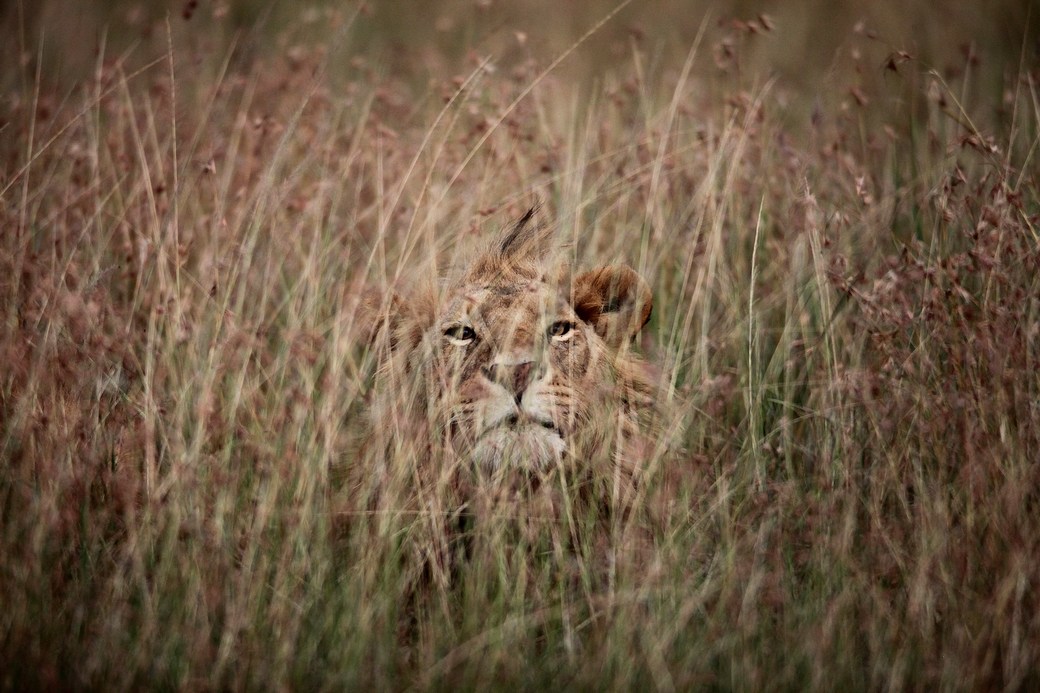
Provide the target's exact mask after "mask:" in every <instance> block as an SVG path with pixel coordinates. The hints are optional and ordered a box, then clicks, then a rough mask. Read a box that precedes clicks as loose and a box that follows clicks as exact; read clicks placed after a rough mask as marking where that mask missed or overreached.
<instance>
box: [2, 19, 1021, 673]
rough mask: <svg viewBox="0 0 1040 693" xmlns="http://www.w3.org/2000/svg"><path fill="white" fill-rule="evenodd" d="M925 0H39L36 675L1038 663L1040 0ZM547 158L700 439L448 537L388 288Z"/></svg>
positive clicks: (6, 488) (6, 326) (5, 590)
mask: <svg viewBox="0 0 1040 693" xmlns="http://www.w3.org/2000/svg"><path fill="white" fill-rule="evenodd" d="M885 4H886V5H890V6H888V7H886V8H884V9H882V8H880V3H878V4H872V5H871V6H870V9H861V8H860V5H861V3H852V2H847V3H846V2H822V1H821V2H809V3H802V4H800V5H799V7H798V8H790V7H788V6H787V5H786V4H780V3H768V2H762V3H754V2H748V1H743V0H730V1H729V2H716V3H707V2H704V3H691V2H678V1H676V2H661V3H639V2H636V3H631V4H622V5H614V4H609V3H608V4H601V3H577V2H561V1H560V0H557V2H555V3H547V2H542V1H541V0H537V1H536V0H524V1H522V2H512V3H502V2H495V1H487V0H482V1H468V0H467V1H463V0H450V1H445V2H438V3H429V4H424V7H425V8H426V9H424V11H423V13H421V14H420V13H419V12H417V11H415V10H414V9H413V7H414V6H413V4H412V3H407V2H404V1H403V0H394V1H391V2H384V3H369V4H361V3H358V2H354V1H349V2H348V1H344V2H340V3H313V4H310V5H307V6H306V7H303V6H300V5H295V4H291V3H280V4H279V3H272V4H264V3H260V2H199V3H197V2H193V1H192V2H179V3H176V7H175V8H174V10H173V11H172V12H171V13H169V14H167V13H166V12H165V11H159V10H158V9H156V8H155V7H153V5H152V4H149V3H138V2H130V1H127V0H119V1H113V2H109V3H94V5H97V6H96V7H91V4H90V3H73V2H58V1H51V2H46V3H32V4H30V3H23V2H19V0H8V2H5V3H2V4H0V45H2V48H0V358H2V360H0V364H2V365H0V658H2V659H0V688H3V689H4V690H25V689H32V688H46V689H55V688H61V689H64V688H88V689H94V688H102V689H138V688H163V689H166V688H171V689H189V690H195V689H228V688H230V689H267V688H278V689H289V688H291V689H342V688H362V687H364V688H368V687H371V686H379V687H380V688H390V689H399V688H422V689H426V688H432V689H449V688H450V689H455V688H458V687H461V688H464V689H472V688H486V687H491V686H506V687H508V688H519V689H538V690H541V689H545V688H549V687H562V686H566V687H573V688H581V689H591V688H597V689H599V688H608V689H615V688H617V689H628V688H639V689H660V690H675V689H690V688H706V689H716V690H719V689H721V690H762V689H770V690H772V689H780V690H805V689H822V690H839V689H846V690H875V689H896V690H901V689H925V690H931V689H937V688H941V689H953V690H962V689H985V690H996V689H1004V690H1029V689H1034V690H1035V689H1037V688H1040V561H1038V559H1037V557H1038V556H1040V464H1038V463H1040V230H1038V227H1040V188H1038V183H1040V180H1038V178H1040V152H1038V151H1037V149H1038V137H1040V93H1038V92H1040V70H1038V65H1040V55H1038V53H1040V50H1038V47H1040V21H1038V20H1040V6H1038V5H1037V4H1036V3H1034V2H1010V1H1008V2H995V3H971V2H964V3H950V4H948V5H943V6H942V8H941V9H939V6H938V5H936V4H934V3H927V2H913V1H909V2H904V3H885ZM763 13H764V14H763ZM535 203H538V204H540V205H541V210H542V213H543V214H544V215H545V217H546V218H548V219H551V220H553V222H554V223H555V225H556V226H557V227H558V231H557V233H558V237H559V239H560V241H561V242H562V243H566V244H569V245H568V252H570V253H571V254H572V255H573V257H574V259H575V260H576V262H577V263H578V264H580V265H591V264H594V263H598V262H604V261H617V260H621V261H624V262H627V263H628V264H630V265H631V266H633V267H635V268H637V269H638V270H639V271H640V272H641V273H642V275H643V276H644V277H646V278H647V279H648V281H649V282H650V283H651V285H652V287H653V290H654V299H655V304H654V314H653V319H652V321H651V322H650V324H649V325H648V327H647V329H646V330H645V331H644V333H643V336H642V338H641V340H640V343H639V345H638V346H639V350H640V351H641V353H642V354H643V355H644V357H645V358H646V360H647V361H648V362H650V363H651V364H653V365H654V366H655V368H656V369H657V370H658V371H659V374H660V379H661V384H662V387H663V389H664V391H665V392H667V393H668V395H667V397H666V398H665V399H664V400H663V401H662V406H661V414H660V416H661V417H662V421H660V422H659V423H660V425H661V427H662V430H668V431H673V432H674V434H675V435H674V438H675V439H676V440H675V442H674V445H672V446H671V448H670V449H668V450H663V449H662V450H658V451H656V452H654V453H653V454H650V455H648V459H647V460H646V461H645V464H646V466H647V468H648V469H653V470H655V472H654V474H653V475H652V476H653V478H652V479H650V487H649V488H650V489H651V492H650V493H647V494H646V496H645V502H646V504H647V505H648V507H647V508H644V509H645V510H647V511H651V510H652V513H651V512H648V513H646V514H641V513H640V512H638V511H639V510H641V509H640V508H637V509H636V510H637V512H634V513H632V514H631V515H630V516H628V518H627V519H620V520H619V519H618V518H616V517H615V518H613V519H610V521H609V522H608V523H607V524H610V528H609V531H603V525H604V516H603V515H602V509H600V508H599V507H598V506H596V505H595V504H593V505H590V506H587V507H583V508H578V509H573V510H568V513H570V514H567V516H566V517H563V518H561V517H559V516H558V513H557V514H554V513H551V512H550V513H545V514H539V513H538V512H536V511H535V510H533V509H532V508H536V506H537V503H534V502H532V503H531V504H528V505H526V506H525V505H524V504H523V503H520V504H519V505H516V506H515V507H513V506H509V507H512V510H508V508H507V505H502V506H501V508H500V509H502V508H504V509H503V510H502V513H501V515H500V516H494V513H492V517H490V518H488V517H485V518H484V520H485V521H484V522H483V523H478V524H477V525H476V526H475V528H473V529H472V532H471V536H469V537H468V538H467V541H469V542H470V544H469V546H470V549H471V550H470V555H469V556H468V557H465V558H462V559H460V560H458V561H457V562H456V565H454V566H453V567H452V569H451V570H450V571H448V572H447V573H444V574H441V575H440V576H439V579H433V580H417V579H416V576H415V575H416V566H415V562H414V561H413V560H412V559H411V557H412V556H413V555H414V553H415V551H416V550H417V547H419V550H422V546H423V543H424V542H428V541H430V542H436V541H442V540H444V539H445V536H444V535H443V533H441V534H438V531H440V530H436V528H437V527H440V526H441V524H443V523H440V521H439V520H438V518H436V517H433V515H435V512H434V510H428V511H424V510H422V509H419V510H418V511H416V510H415V507H414V504H413V503H411V501H412V500H414V499H411V498H408V497H407V495H408V493H409V489H408V484H407V483H398V484H397V487H399V492H398V495H396V496H395V495H393V494H389V495H383V496H381V497H380V500H379V503H378V505H377V506H376V507H372V508H369V509H368V510H367V511H365V512H361V511H359V510H357V507H358V504H357V503H353V502H350V501H349V500H344V499H345V498H348V497H349V496H350V494H351V493H352V489H351V488H349V484H346V483H345V482H344V479H346V478H357V477H358V476H360V477H362V478H364V477H365V476H366V475H367V474H369V473H371V474H373V475H374V474H384V475H389V476H390V477H393V478H395V479H397V480H398V481H402V482H403V481H404V480H405V479H406V477H404V476H403V475H404V474H407V472H408V470H409V469H412V468H414V467H415V465H416V463H421V462H422V460H417V459H415V455H414V453H412V452H410V451H411V448H409V447H408V445H407V444H403V445H401V446H400V450H401V453H400V454H398V455H396V456H394V457H392V458H390V459H382V460H373V459H372V456H371V455H368V456H366V455H363V454H361V451H362V450H364V449H365V448H364V440H365V439H366V437H368V436H370V435H371V429H370V427H369V423H368V419H367V418H366V412H367V411H368V410H369V405H370V403H371V401H372V398H373V392H372V390H373V382H374V372H373V371H374V361H375V355H374V354H371V353H369V349H368V348H367V346H366V344H367V342H366V341H365V336H366V335H367V334H369V333H370V332H371V330H372V326H371V325H366V324H365V321H364V320H363V319H362V318H361V317H360V316H361V315H362V313H361V312H359V303H360V301H361V298H362V296H365V295H371V294H372V292H379V291H382V290H385V289H387V288H389V287H396V288H398V289H402V288H407V286H409V285H410V284H413V283H415V282H416V281H418V280H419V279H421V278H422V277H429V276H432V275H435V274H442V273H444V272H446V271H447V270H448V269H450V268H451V267H453V266H455V265H457V264H458V263H460V262H464V260H465V258H466V257H467V256H468V255H467V254H468V253H469V252H471V251H472V249H473V248H474V247H477V246H478V245H479V244H480V243H481V242H483V241H484V240H486V239H487V238H489V237H491V236H492V235H493V233H495V232H496V231H497V230H498V229H501V228H503V227H505V226H506V225H508V224H509V223H510V222H511V221H512V220H513V219H515V218H516V217H518V216H519V215H520V214H522V213H523V211H524V210H525V209H527V208H528V207H529V206H531V205H532V204H535ZM376 462H378V463H379V464H378V465H377V464H376ZM370 469H371V472H370V471H369V470H370ZM379 470H382V471H379ZM395 475H396V476H395ZM446 498H447V497H445V498H441V499H439V500H440V501H442V502H441V503H440V505H444V502H443V501H445V500H446ZM448 500H450V499H448ZM528 500H536V499H528ZM651 503H653V505H654V507H653V508H650V507H649V505H650V504H651ZM435 506H436V507H440V506H439V505H438V504H437V503H433V504H431V505H429V506H423V507H427V508H433V507H435ZM453 510H455V509H454V508H451V507H446V508H445V512H448V513H450V512H452V511H453ZM651 514H652V515H653V520H652V521H651V520H648V519H646V517H647V516H649V515H651ZM608 519H609V518H608ZM431 527H433V528H434V530H431ZM630 530H631V531H630ZM632 532H635V533H637V534H638V535H639V536H641V537H643V539H644V542H643V543H642V546H643V549H644V550H642V551H637V552H635V553H632V554H629V553H627V551H626V547H627V544H626V541H627V540H626V537H630V536H631V533H632ZM647 546H650V547H651V549H650V550H649V551H646V550H645V548H646V547H647Z"/></svg>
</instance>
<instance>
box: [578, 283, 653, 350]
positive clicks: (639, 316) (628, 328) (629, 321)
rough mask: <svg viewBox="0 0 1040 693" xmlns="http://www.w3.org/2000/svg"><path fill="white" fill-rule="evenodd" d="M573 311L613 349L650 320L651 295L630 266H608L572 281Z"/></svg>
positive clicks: (648, 287)
mask: <svg viewBox="0 0 1040 693" xmlns="http://www.w3.org/2000/svg"><path fill="white" fill-rule="evenodd" d="M572 295H573V301H572V305H573V306H574V312H576V313H577V314H578V317H580V318H581V319H582V320H584V321H585V322H587V323H589V324H590V325H592V327H593V329H594V330H596V334H598V335H599V336H600V337H601V338H602V339H603V341H604V342H606V343H607V345H608V346H610V347H611V348H612V349H618V348H620V347H621V346H622V345H623V344H624V343H625V342H627V341H628V340H630V339H632V338H633V337H635V335H636V334H637V333H638V332H639V330H641V329H642V328H643V325H645V324H646V323H647V321H648V320H649V319H650V313H651V311H652V310H653V307H654V295H653V292H651V291H650V286H649V285H648V284H647V283H646V281H644V280H643V278H642V277H640V276H639V274H638V273H637V272H636V271H635V270H633V269H632V268H631V267H627V266H625V265H607V266H605V267H599V268H597V269H594V270H589V271H588V272H583V273H582V274H580V275H578V276H577V277H576V278H575V280H574V289H573V294H572Z"/></svg>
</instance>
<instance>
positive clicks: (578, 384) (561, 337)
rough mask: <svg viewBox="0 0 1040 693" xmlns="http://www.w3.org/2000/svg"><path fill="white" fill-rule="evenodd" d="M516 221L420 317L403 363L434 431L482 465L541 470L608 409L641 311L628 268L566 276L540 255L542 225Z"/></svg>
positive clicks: (645, 295) (643, 303)
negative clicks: (414, 378) (413, 374)
mask: <svg viewBox="0 0 1040 693" xmlns="http://www.w3.org/2000/svg"><path fill="white" fill-rule="evenodd" d="M526 221H527V218H526V217H525V219H524V220H523V221H522V222H521V223H520V224H518V225H517V226H516V227H515V228H514V229H513V230H512V231H511V232H510V233H509V234H507V235H506V236H505V237H504V238H503V239H502V240H501V241H500V242H499V243H498V244H496V245H495V246H493V247H492V248H491V249H490V250H489V251H487V252H486V253H485V254H483V255H482V256H480V257H479V258H478V259H477V261H476V262H475V263H473V265H472V266H471V267H470V269H469V271H468V272H467V273H466V274H465V275H464V276H463V277H462V278H461V279H460V280H458V281H456V282H454V283H452V284H450V285H449V286H448V287H447V288H446V289H444V291H443V293H442V294H441V298H440V300H439V301H437V302H435V303H434V304H433V305H432V306H430V307H431V308H432V313H433V315H432V316H430V315H426V316H421V318H422V327H421V328H420V331H418V332H415V334H414V342H415V349H414V354H421V356H420V357H419V358H412V359H409V360H408V362H409V363H410V365H411V367H412V368H413V369H414V370H417V371H420V372H421V373H422V378H421V380H422V381H423V382H424V383H425V391H424V392H423V396H422V399H424V400H425V407H424V408H425V409H428V410H429V411H428V413H429V414H431V416H429V417H428V420H429V421H430V422H431V423H432V424H433V425H434V427H435V428H436V429H438V430H437V435H435V436H434V437H435V438H437V439H440V440H442V441H443V442H444V443H446V444H447V446H448V447H449V448H450V449H451V450H452V451H453V452H454V453H456V454H457V455H460V456H462V457H466V458H469V459H471V460H472V461H473V462H474V463H475V464H476V465H478V466H480V467H483V468H485V469H489V470H494V469H499V468H503V467H517V468H525V469H532V470H534V469H546V468H549V467H550V466H552V465H553V464H555V463H556V462H557V461H558V460H560V459H563V458H564V456H565V455H567V454H568V453H571V454H573V453H575V452H576V451H577V447H578V443H579V441H580V440H587V438H588V436H586V435H584V434H585V433H586V430H585V429H586V428H587V424H588V422H589V420H590V418H591V417H592V416H593V415H595V414H596V413H597V411H598V410H599V409H603V408H605V407H607V406H608V405H614V409H615V410H616V409H617V405H618V404H619V402H618V401H617V400H618V399H619V391H620V390H621V389H623V384H622V383H620V379H619V377H618V376H617V370H618V361H619V355H622V358H623V354H624V353H625V352H627V345H628V343H629V342H630V341H631V338H632V336H633V335H634V334H635V333H636V332H638V330H639V329H640V328H641V327H642V326H643V325H644V324H645V323H646V321H647V319H648V318H649V315H650V310H651V301H652V299H651V295H650V291H649V288H648V287H647V285H646V283H645V282H644V281H643V280H642V279H641V278H640V277H639V276H638V275H637V274H636V273H635V272H634V271H633V270H631V269H629V268H628V267H624V266H617V265H616V266H607V267H601V268H599V269H597V270H593V271H590V272H585V273H582V274H579V275H577V276H571V275H570V274H569V273H568V272H567V271H565V270H560V269H559V268H558V267H551V266H549V265H548V264H546V263H545V262H544V260H543V259H542V253H541V252H540V246H541V245H542V244H543V243H544V238H543V237H542V236H541V235H540V234H541V233H542V231H541V230H540V229H537V228H535V229H528V228H527V227H526V226H525V224H526ZM395 341H396V342H397V348H398V349H401V348H402V344H404V343H407V341H408V339H407V337H406V336H404V333H403V332H401V333H400V334H399V338H398V339H397V340H395ZM413 413H416V414H417V412H413Z"/></svg>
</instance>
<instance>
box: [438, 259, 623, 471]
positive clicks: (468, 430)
mask: <svg viewBox="0 0 1040 693" xmlns="http://www.w3.org/2000/svg"><path fill="white" fill-rule="evenodd" d="M433 332H434V335H433V338H434V339H436V340H438V341H439V342H440V344H439V348H438V349H437V351H436V353H437V362H438V363H437V370H436V372H437V374H438V385H439V387H440V393H442V394H441V396H440V397H439V398H438V400H439V401H438V404H439V406H440V408H441V409H442V410H443V411H444V412H445V413H446V415H447V416H446V419H447V421H448V422H449V431H448V434H449V440H450V441H451V443H452V445H453V446H454V447H455V449H456V450H457V451H458V450H468V451H469V452H470V454H471V456H472V458H473V459H474V461H475V462H476V463H478V464H480V465H484V466H487V467H491V468H497V467H499V466H501V465H502V464H503V463H504V462H506V461H509V462H511V463H512V464H516V465H520V466H530V467H534V468H543V467H545V466H547V465H549V464H551V463H552V462H553V461H555V460H556V459H557V458H559V457H560V456H561V455H562V454H563V453H564V451H565V450H566V449H567V444H568V438H571V437H573V435H574V434H575V433H576V431H577V430H578V429H579V428H580V426H581V423H582V422H583V421H585V420H587V418H588V415H589V411H588V409H589V405H590V399H591V398H590V397H589V394H590V393H589V388H591V387H595V382H594V381H595V379H594V378H591V377H589V376H590V374H596V373H597V371H598V369H600V368H602V366H603V365H604V364H603V363H601V362H602V360H603V354H602V351H603V343H602V340H600V339H599V337H597V336H596V334H595V332H594V331H593V330H592V329H591V328H590V326H589V324H588V323H586V322H585V321H583V320H582V319H581V318H580V317H579V316H578V314H577V313H576V312H575V311H574V308H573V307H572V306H571V305H570V303H569V301H567V300H565V296H564V293H563V292H562V291H560V289H559V288H558V287H553V286H551V285H550V284H548V283H547V282H545V281H543V280H542V279H541V278H539V279H534V280H530V281H523V282H511V283H505V284H503V283H490V284H487V285H481V284H470V285H468V286H465V287H462V289H461V290H460V291H459V292H458V293H457V295H455V296H454V297H452V299H451V300H450V302H449V303H448V304H447V306H446V308H445V310H444V311H443V312H442V313H441V315H440V319H439V320H438V322H437V324H436V327H435V329H434V330H433Z"/></svg>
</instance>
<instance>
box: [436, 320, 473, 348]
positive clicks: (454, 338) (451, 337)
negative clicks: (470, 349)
mask: <svg viewBox="0 0 1040 693" xmlns="http://www.w3.org/2000/svg"><path fill="white" fill-rule="evenodd" d="M444 336H445V337H447V338H448V341H449V342H451V343H452V344H454V345H455V346H466V345H468V344H472V343H473V340H475V339H476V338H477V333H476V332H475V331H474V330H473V328H472V327H470V326H469V325H453V326H452V327H449V328H448V329H446V330H445V331H444Z"/></svg>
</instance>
